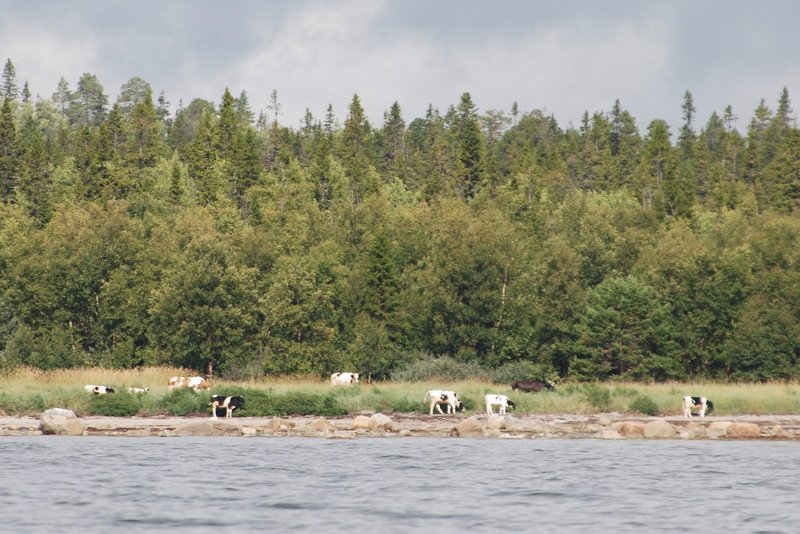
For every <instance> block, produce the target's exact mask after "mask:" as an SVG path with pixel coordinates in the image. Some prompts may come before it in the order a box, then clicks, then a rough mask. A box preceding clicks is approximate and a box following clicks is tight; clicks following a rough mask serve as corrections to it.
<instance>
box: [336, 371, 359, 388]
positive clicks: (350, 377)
mask: <svg viewBox="0 0 800 534" xmlns="http://www.w3.org/2000/svg"><path fill="white" fill-rule="evenodd" d="M350 384H358V373H333V374H332V375H331V385H332V386H349V385H350Z"/></svg>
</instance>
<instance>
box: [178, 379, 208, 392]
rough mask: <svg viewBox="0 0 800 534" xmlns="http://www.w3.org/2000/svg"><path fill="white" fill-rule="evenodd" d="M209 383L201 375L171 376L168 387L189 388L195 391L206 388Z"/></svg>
mask: <svg viewBox="0 0 800 534" xmlns="http://www.w3.org/2000/svg"><path fill="white" fill-rule="evenodd" d="M210 387H211V385H210V384H209V383H208V381H206V379H205V378H203V377H202V376H173V377H172V378H170V379H169V389H170V391H171V390H173V389H180V388H191V389H193V390H195V391H199V390H201V389H208V388H210Z"/></svg>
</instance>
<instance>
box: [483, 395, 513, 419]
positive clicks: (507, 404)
mask: <svg viewBox="0 0 800 534" xmlns="http://www.w3.org/2000/svg"><path fill="white" fill-rule="evenodd" d="M484 399H485V400H486V414H487V415H492V406H493V405H497V406H499V407H500V409H499V410H498V412H499V413H506V408H508V409H510V410H513V409H514V407H515V406H516V405H515V404H514V403H513V402H511V401H510V400H509V399H508V397H506V396H505V395H495V394H493V393H489V394H487V395H486V397H484Z"/></svg>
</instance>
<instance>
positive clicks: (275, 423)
mask: <svg viewBox="0 0 800 534" xmlns="http://www.w3.org/2000/svg"><path fill="white" fill-rule="evenodd" d="M294 427H295V422H294V421H290V420H288V419H281V418H280V417H274V418H273V419H272V430H289V429H292V428H294Z"/></svg>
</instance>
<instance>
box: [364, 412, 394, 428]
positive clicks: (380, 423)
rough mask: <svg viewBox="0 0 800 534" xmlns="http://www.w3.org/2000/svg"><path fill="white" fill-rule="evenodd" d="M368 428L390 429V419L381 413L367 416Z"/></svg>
mask: <svg viewBox="0 0 800 534" xmlns="http://www.w3.org/2000/svg"><path fill="white" fill-rule="evenodd" d="M369 429H370V430H391V429H392V420H391V419H389V417H387V416H385V415H383V414H382V413H376V414H375V415H373V416H372V417H370V418H369Z"/></svg>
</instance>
